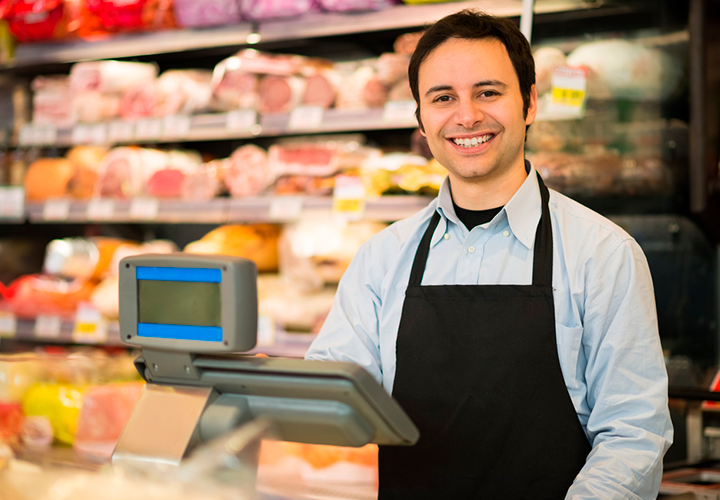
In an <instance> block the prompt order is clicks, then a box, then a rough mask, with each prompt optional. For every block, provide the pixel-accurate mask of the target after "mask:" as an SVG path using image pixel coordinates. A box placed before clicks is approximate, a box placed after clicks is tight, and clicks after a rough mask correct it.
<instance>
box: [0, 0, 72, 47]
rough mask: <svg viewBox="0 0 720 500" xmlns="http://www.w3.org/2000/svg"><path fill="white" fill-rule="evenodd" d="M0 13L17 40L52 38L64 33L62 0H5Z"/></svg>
mask: <svg viewBox="0 0 720 500" xmlns="http://www.w3.org/2000/svg"><path fill="white" fill-rule="evenodd" d="M0 15H2V19H5V20H7V21H8V24H9V27H10V32H11V33H12V34H13V36H15V38H17V39H18V41H19V42H37V41H43V40H52V39H57V38H62V37H63V36H64V35H65V33H66V28H65V23H63V1H62V0H5V1H4V2H2V9H1V13H0Z"/></svg>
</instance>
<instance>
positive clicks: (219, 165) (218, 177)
mask: <svg viewBox="0 0 720 500" xmlns="http://www.w3.org/2000/svg"><path fill="white" fill-rule="evenodd" d="M226 162H227V160H223V161H221V160H214V161H211V162H208V163H203V164H202V165H200V167H198V170H197V171H196V172H194V173H192V174H187V175H185V182H184V184H183V188H182V198H183V199H184V200H194V201H203V200H211V199H212V198H214V197H216V196H218V195H219V194H220V192H221V191H222V186H223V180H222V175H223V174H222V172H223V171H224V170H225V169H226V167H225V165H226Z"/></svg>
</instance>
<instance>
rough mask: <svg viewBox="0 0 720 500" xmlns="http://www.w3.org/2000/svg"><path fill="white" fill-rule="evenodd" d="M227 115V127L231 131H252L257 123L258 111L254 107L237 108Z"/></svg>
mask: <svg viewBox="0 0 720 500" xmlns="http://www.w3.org/2000/svg"><path fill="white" fill-rule="evenodd" d="M225 116H226V118H225V128H226V129H227V130H229V131H231V132H250V131H252V130H253V127H255V125H257V113H256V112H255V111H253V110H252V109H237V110H235V111H230V112H229V113H228V114H227V115H225Z"/></svg>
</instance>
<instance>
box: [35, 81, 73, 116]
mask: <svg viewBox="0 0 720 500" xmlns="http://www.w3.org/2000/svg"><path fill="white" fill-rule="evenodd" d="M31 88H32V91H33V111H32V120H33V123H37V124H47V125H54V126H56V127H67V126H70V125H72V124H73V123H74V121H75V120H74V115H73V106H72V93H71V92H70V82H69V79H68V77H67V75H48V76H36V77H35V78H34V79H33V81H32V85H31Z"/></svg>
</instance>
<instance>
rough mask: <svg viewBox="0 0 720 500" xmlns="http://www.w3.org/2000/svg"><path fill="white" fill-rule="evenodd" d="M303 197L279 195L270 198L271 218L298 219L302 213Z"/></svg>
mask: <svg viewBox="0 0 720 500" xmlns="http://www.w3.org/2000/svg"><path fill="white" fill-rule="evenodd" d="M302 208H303V199H302V198H301V197H299V196H277V197H275V198H272V199H271V200H270V214H269V216H270V219H271V220H297V219H299V218H300V215H301V214H302Z"/></svg>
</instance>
